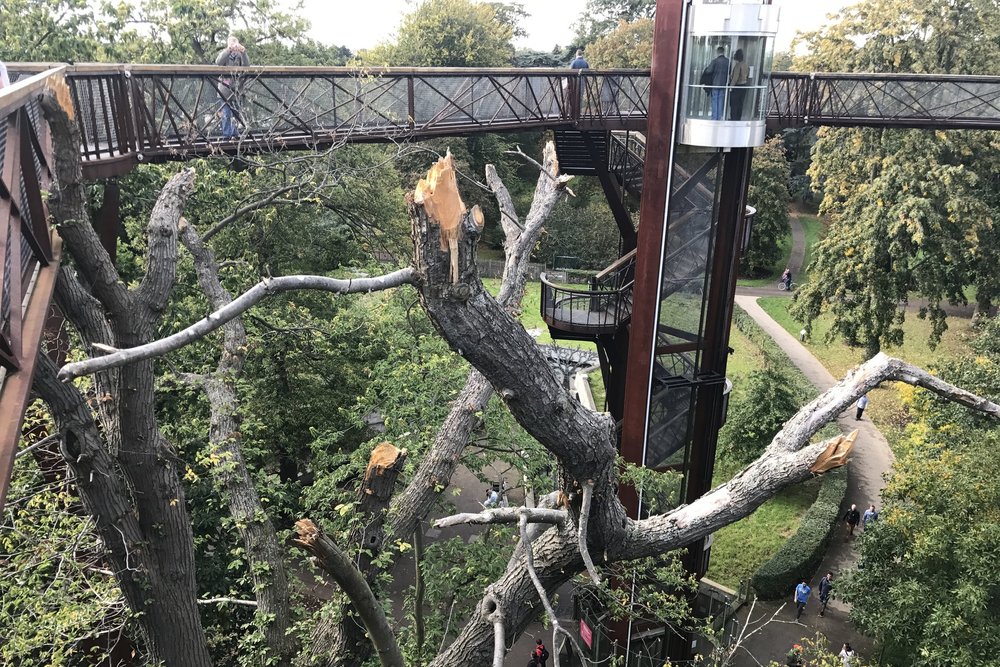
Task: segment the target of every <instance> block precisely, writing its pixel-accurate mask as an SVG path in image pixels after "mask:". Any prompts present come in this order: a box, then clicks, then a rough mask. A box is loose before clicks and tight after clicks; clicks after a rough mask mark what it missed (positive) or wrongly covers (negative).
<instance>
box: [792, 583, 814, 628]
mask: <svg viewBox="0 0 1000 667" xmlns="http://www.w3.org/2000/svg"><path fill="white" fill-rule="evenodd" d="M810 593H812V588H810V587H809V580H808V579H803V580H802V581H801V583H799V585H798V586H796V587H795V594H794V595H793V596H792V599H793V600H794V601H795V609H796V612H795V620H796V621H797V620H799V617H800V616H802V612H803V611H805V608H806V603H807V602H809V594H810Z"/></svg>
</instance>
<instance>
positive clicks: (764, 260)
mask: <svg viewBox="0 0 1000 667" xmlns="http://www.w3.org/2000/svg"><path fill="white" fill-rule="evenodd" d="M750 173H751V177H750V191H749V193H748V194H747V203H749V204H750V205H751V206H753V207H754V208H756V209H757V215H755V216H754V221H753V231H752V233H751V236H750V246H749V247H748V248H747V250H746V252H745V253H744V254H743V260H742V263H741V264H740V270H741V271H742V273H743V274H744V275H747V276H751V277H757V276H760V275H761V274H763V273H766V272H768V271H769V270H770V269H771V267H772V266H773V265H774V262H775V261H776V260H777V259H778V258H779V257H780V256H781V247H780V246H779V245H778V242H779V241H780V240H781V239H782V238H784V237H785V236H787V235H788V234H789V232H790V228H789V226H788V179H789V167H788V161H787V160H786V159H785V145H784V142H783V141H782V139H781V137H780V136H775V137H771V138H770V139H768V140H767V141H766V142H765V143H764V145H763V146H761V147H760V148H757V149H755V150H754V152H753V168H752V170H751V172H750Z"/></svg>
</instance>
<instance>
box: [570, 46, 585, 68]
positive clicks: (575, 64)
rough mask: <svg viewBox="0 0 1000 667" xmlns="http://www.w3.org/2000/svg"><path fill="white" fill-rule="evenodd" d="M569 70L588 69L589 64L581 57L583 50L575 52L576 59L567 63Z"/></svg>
mask: <svg viewBox="0 0 1000 667" xmlns="http://www.w3.org/2000/svg"><path fill="white" fill-rule="evenodd" d="M569 68H570V69H590V63H588V62H587V59H586V58H584V57H583V49H577V50H576V57H575V58H573V60H571V61H570V63H569Z"/></svg>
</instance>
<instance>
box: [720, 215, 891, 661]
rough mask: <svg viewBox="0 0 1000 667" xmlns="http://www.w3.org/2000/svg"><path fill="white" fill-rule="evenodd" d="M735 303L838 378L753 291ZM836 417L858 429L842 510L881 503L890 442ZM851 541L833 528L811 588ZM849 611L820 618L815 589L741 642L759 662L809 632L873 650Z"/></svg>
mask: <svg viewBox="0 0 1000 667" xmlns="http://www.w3.org/2000/svg"><path fill="white" fill-rule="evenodd" d="M800 228H801V227H800ZM736 303H737V304H738V305H739V306H740V307H741V308H743V310H745V311H746V312H747V314H748V315H750V316H751V317H752V318H753V319H754V321H756V322H757V324H759V325H760V327H761V328H762V329H764V331H766V332H767V334H768V335H769V336H771V338H773V339H774V342H775V343H777V345H778V347H780V348H781V349H782V350H783V351H784V352H785V353H786V354H787V355H788V357H789V359H791V361H792V363H793V364H795V366H796V367H798V369H799V370H801V371H802V373H803V374H804V375H805V376H806V378H807V379H808V380H809V381H810V382H811V383H812V384H813V386H815V387H816V389H817V390H819V391H824V390H826V389H828V388H830V387H832V386H833V385H834V384H835V383H836V381H837V380H836V378H834V377H833V375H831V374H830V372H829V371H827V370H826V368H824V367H823V365H822V364H821V363H820V362H819V361H818V360H817V359H816V358H815V357H814V356H813V355H812V354H811V353H810V352H809V350H807V349H806V348H805V346H803V345H802V344H801V343H799V341H798V340H796V339H795V337H794V336H792V335H791V334H789V333H788V332H787V331H785V329H784V328H783V327H782V326H781V325H780V324H778V323H777V322H775V321H774V320H773V319H772V318H771V316H770V315H768V314H767V313H766V312H765V311H764V309H763V308H761V307H760V306H759V305H758V304H757V297H756V296H749V295H737V297H736ZM838 423H839V424H840V426H841V428H842V429H844V430H845V431H851V430H854V429H858V430H859V431H860V433H859V436H858V442H857V445H856V446H855V449H854V455H853V457H852V458H851V462H850V464H849V467H848V482H847V497H846V498H845V499H844V503H845V506H844V507H842V508H841V511H842V512H843V511H846V509H847V507H848V506H850V504H851V503H852V502H853V503H856V504H857V505H858V507H860V508H862V509H863V508H864V507H865V506H867V504H868V503H874V504H875V505H876V506H880V505H881V503H880V500H879V494H880V492H881V490H882V487H883V486H884V485H885V475H886V474H887V473H888V472H889V470H890V469H891V468H892V463H893V460H894V458H893V455H892V451H891V450H890V449H889V443H888V442H887V441H886V439H885V437H884V436H883V435H882V433H881V432H880V431H879V430H878V429H877V428H875V426H873V425H872V423H871V421H870V420H868V419H863V420H862V421H855V419H854V411H853V409H852V410H850V411H849V412H845V413H844V414H843V415H841V416H840V419H839V420H838ZM853 544H854V543H853V541H848V540H847V539H846V533H845V531H843V530H840V531H838V532H836V533H835V537H834V539H833V540H832V541H831V544H830V547H829V549H828V550H827V554H826V557H825V558H824V560H823V563H822V564H821V565H820V570H819V572H817V574H816V576H815V577H814V580H813V582H812V585H813V589H814V591H815V590H816V589H817V588H818V584H819V579H820V577H821V576H822V573H824V572H833V573H834V581H836V578H837V575H838V573H841V572H844V571H845V570H847V569H849V568H850V567H851V566H852V565H853V564H854V562H855V560H856V555H855V552H854V546H853ZM789 602H790V597H789ZM780 606H781V602H778V603H773V602H767V603H765V602H759V603H757V605H756V608H755V609H754V611H753V618H752V619H751V625H753V624H754V623H755V622H759V621H760V620H761V619H767V618H769V617H770V616H771V614H773V613H774V612H775V611H777V610H778V608H779V607H780ZM848 611H849V606H848V605H847V604H846V603H844V602H842V601H839V600H836V599H834V600H832V601H831V602H830V605H829V607H828V608H827V612H826V616H825V617H822V618H821V617H820V616H819V605H818V603H817V602H816V598H815V593H814V598H813V600H812V601H811V603H810V604H809V606H807V608H806V612H805V613H804V614H803V616H802V619H801V623H795V622H793V621H794V618H795V614H794V607H791V605H790V604H789V605H786V606H785V608H784V609H782V610H781V611H778V616H777V617H776V618H777V619H778V621H779V622H773V623H770V624H768V625H767V627H766V628H765V629H764V630H763V631H761V632H760V633H759V634H756V635H754V636H753V637H751V638H750V639H749V640H748V641H747V642H746V643H745V647H746V648H747V649H748V651H749V652H750V653H752V655H753V656H754V658H756V660H757V661H760V663H763V664H767V661H769V660H775V661H778V662H779V663H784V656H785V653H786V652H787V651H788V649H789V647H790V646H791V645H792V644H794V643H798V642H800V641H801V640H802V639H803V638H806V637H812V636H814V635H815V634H816V633H817V632H818V633H820V634H821V635H823V636H825V637H826V638H827V639H828V640H829V642H830V645H831V646H832V647H835V648H836V650H838V651H839V650H840V646H841V644H843V643H844V642H845V641H846V642H850V643H851V645H852V646H853V647H854V648H855V649H857V650H858V652H859V654H860V655H861V656H862V657H868V656H871V655H872V648H873V645H872V641H871V639H869V638H867V637H865V636H863V635H861V634H860V633H858V631H857V630H856V629H855V628H854V626H853V625H852V624H851V623H850V621H849V620H848V617H847V615H848ZM747 613H748V611H747V608H744V610H743V611H742V612H741V621H744V622H745V621H746V615H747ZM734 664H735V665H736V666H738V667H742V666H744V665H746V666H748V667H749V666H751V665H753V666H756V665H758V664H759V663H758V662H756V661H755V660H754V659H752V658H750V657H748V656H747V655H746V654H745V653H743V654H742V655H740V656H737V658H736V660H735V662H734Z"/></svg>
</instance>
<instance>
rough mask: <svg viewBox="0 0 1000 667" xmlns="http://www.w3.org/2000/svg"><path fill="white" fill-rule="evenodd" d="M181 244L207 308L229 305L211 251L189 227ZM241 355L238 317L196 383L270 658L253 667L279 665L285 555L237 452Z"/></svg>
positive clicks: (284, 631)
mask: <svg viewBox="0 0 1000 667" xmlns="http://www.w3.org/2000/svg"><path fill="white" fill-rule="evenodd" d="M181 239H182V241H183V243H184V245H185V247H186V248H187V249H188V251H189V252H190V253H191V255H192V256H193V257H194V265H195V271H196V272H197V275H198V284H199V285H200V286H201V289H202V291H203V292H204V293H205V295H206V296H207V297H208V301H209V304H210V305H211V307H212V308H213V309H214V310H219V309H220V308H223V307H224V306H226V305H228V304H229V303H230V302H231V301H232V297H231V296H230V295H229V292H227V291H226V289H225V288H223V286H222V283H221V282H220V281H219V273H218V270H217V268H216V267H217V265H216V262H215V257H214V255H213V253H212V251H211V250H209V249H208V248H207V247H205V245H204V244H203V243H202V242H201V239H199V238H198V234H197V232H195V230H194V228H193V227H191V226H190V225H187V224H186V225H184V228H183V230H182V231H181ZM246 350H247V335H246V329H245V328H244V327H243V321H242V320H241V319H240V318H239V317H237V318H234V319H232V320H230V321H229V322H227V323H226V324H225V325H224V327H223V345H222V355H221V357H220V359H219V363H218V365H217V367H216V370H215V371H214V372H213V373H210V374H208V375H206V376H204V377H203V378H201V382H200V385H201V388H202V390H203V391H204V392H205V395H206V397H207V398H208V402H209V406H210V410H211V418H210V419H211V423H210V426H209V437H208V439H209V446H210V448H211V453H213V454H215V455H216V456H217V457H218V463H216V464H215V465H213V466H212V468H211V471H212V476H213V478H214V482H215V484H216V486H217V487H218V488H219V490H220V491H221V492H222V496H223V498H224V499H225V501H226V504H227V505H228V507H229V514H230V516H231V517H232V518H233V524H234V525H235V526H236V529H237V531H239V534H240V539H241V541H242V542H243V547H244V549H246V556H247V560H248V561H249V565H250V575H251V577H252V579H253V590H254V595H255V598H256V600H257V609H256V612H255V615H256V616H257V620H258V624H259V626H260V627H261V628H262V629H263V632H264V642H265V644H266V645H267V647H268V649H269V650H270V655H267V654H263V653H262V654H260V655H258V656H257V663H258V664H260V665H264V664H270V663H269V662H268V661H269V659H271V658H276V659H277V660H278V664H281V665H284V664H288V661H289V660H290V659H291V656H292V653H293V652H294V650H295V642H294V640H293V637H291V636H290V635H289V629H290V626H291V611H290V607H289V597H288V575H287V572H286V568H285V562H284V558H283V554H284V551H283V550H282V548H281V545H280V544H279V543H278V536H277V533H276V531H275V529H274V524H273V523H272V522H271V519H270V518H269V517H268V515H267V511H266V510H265V509H264V506H263V504H262V503H261V501H260V496H259V494H258V493H257V488H256V486H255V485H254V482H253V478H252V477H251V476H250V473H249V472H248V471H247V467H246V463H245V461H244V460H243V452H242V450H241V449H240V430H239V420H240V414H239V411H240V401H239V396H238V394H237V391H236V381H237V379H238V378H239V377H240V375H241V374H242V372H243V363H244V361H245V360H246ZM210 458H211V457H210Z"/></svg>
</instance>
